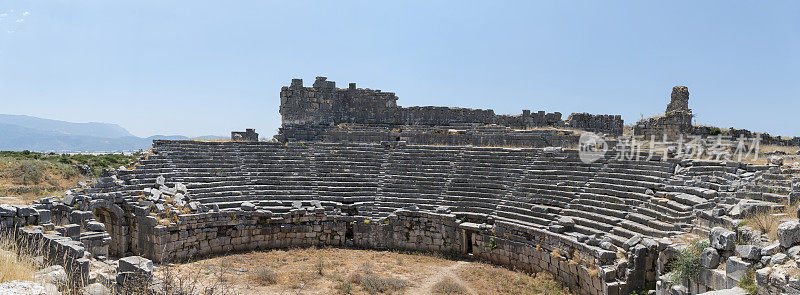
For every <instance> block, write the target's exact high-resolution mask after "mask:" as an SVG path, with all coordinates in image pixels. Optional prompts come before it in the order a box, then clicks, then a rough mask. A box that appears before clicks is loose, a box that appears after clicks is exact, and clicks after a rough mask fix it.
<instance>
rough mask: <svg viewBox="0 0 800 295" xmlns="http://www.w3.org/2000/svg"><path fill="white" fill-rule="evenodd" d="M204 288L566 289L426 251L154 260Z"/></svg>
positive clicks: (163, 272) (159, 273)
mask: <svg viewBox="0 0 800 295" xmlns="http://www.w3.org/2000/svg"><path fill="white" fill-rule="evenodd" d="M156 278H159V279H162V280H167V281H170V282H172V283H171V284H173V285H181V286H184V288H185V287H187V286H188V287H189V288H193V289H195V290H196V291H199V293H207V294H554V295H556V294H571V293H569V290H567V289H566V288H564V287H563V286H562V285H561V284H560V283H558V282H556V281H554V280H553V279H552V277H551V276H549V275H547V274H534V275H530V274H526V273H521V272H514V271H511V270H508V269H505V268H501V267H496V266H492V265H488V264H484V263H480V262H474V261H466V260H449V259H446V258H444V257H438V256H431V255H428V254H416V253H397V252H389V251H370V250H353V249H337V248H322V249H316V248H307V249H290V250H272V251H263V252H262V251H255V252H249V253H243V254H234V255H228V256H220V257H215V258H209V259H203V260H199V261H194V262H189V263H184V264H177V265H168V266H160V267H158V268H157V270H156Z"/></svg>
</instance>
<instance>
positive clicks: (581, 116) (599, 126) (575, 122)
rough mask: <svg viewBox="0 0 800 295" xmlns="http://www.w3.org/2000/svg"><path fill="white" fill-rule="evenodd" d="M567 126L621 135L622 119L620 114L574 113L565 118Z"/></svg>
mask: <svg viewBox="0 0 800 295" xmlns="http://www.w3.org/2000/svg"><path fill="white" fill-rule="evenodd" d="M566 125H567V126H568V127H571V128H575V129H580V130H586V131H590V132H596V133H607V134H609V135H613V136H617V135H622V128H623V125H624V124H623V121H622V116H620V115H593V114H589V113H574V114H572V115H569V118H567V124H566Z"/></svg>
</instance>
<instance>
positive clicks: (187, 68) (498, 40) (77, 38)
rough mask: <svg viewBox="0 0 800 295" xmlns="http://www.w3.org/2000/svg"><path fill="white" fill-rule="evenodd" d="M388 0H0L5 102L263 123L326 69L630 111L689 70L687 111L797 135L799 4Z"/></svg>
mask: <svg viewBox="0 0 800 295" xmlns="http://www.w3.org/2000/svg"><path fill="white" fill-rule="evenodd" d="M388 2H389V1H361V2H350V1H348V2H343V1H325V2H323V1H314V2H311V1H197V0H193V1H107V0H103V1H100V0H98V1H81V0H68V1H67V0H61V1H58V0H53V1H9V0H0V113H9V114H27V115H33V116H39V117H45V118H52V119H60V120H68V121H75V122H87V121H99V122H110V123H117V124H120V125H122V126H123V127H125V128H127V129H128V130H130V131H131V132H132V133H134V134H136V135H139V136H149V135H153V134H183V135H189V136H197V135H206V134H221V135H224V134H229V132H230V131H231V130H234V129H236V130H243V129H245V128H251V127H254V128H257V130H258V131H259V132H261V133H262V135H267V136H271V135H272V134H274V133H275V131H276V130H277V128H278V127H279V126H280V115H279V114H278V106H279V104H280V101H279V91H280V87H281V86H283V85H288V84H289V82H290V80H291V79H292V78H303V79H304V80H305V82H306V85H310V84H311V83H312V82H313V80H314V77H315V76H327V77H329V80H333V81H336V82H337V85H338V86H339V87H346V85H347V83H348V82H357V83H358V86H359V87H369V88H373V89H382V90H384V91H392V92H396V93H397V95H398V96H399V98H400V99H399V101H398V103H399V104H400V105H403V106H413V105H441V106H460V107H473V108H491V109H494V110H495V112H497V113H501V114H518V113H520V112H521V110H522V109H531V110H534V111H536V110H546V111H549V112H554V111H559V112H561V113H563V114H564V117H566V116H567V115H568V114H570V113H573V112H590V113H602V114H621V115H623V117H624V119H625V121H626V123H627V124H631V123H633V122H635V121H637V120H639V119H640V118H641V116H643V115H644V116H651V115H655V114H657V113H659V112H663V111H664V109H665V107H666V104H667V102H668V101H669V93H670V90H671V88H672V86H675V85H686V86H688V87H689V91H690V92H691V99H690V102H689V103H690V107H691V108H692V109H693V110H694V112H695V114H697V115H698V118H697V123H701V124H712V125H717V126H720V127H730V126H736V127H738V128H748V129H752V130H759V131H768V132H771V133H774V134H775V133H777V134H782V135H793V136H800V116H798V114H799V113H798V111H799V110H800V2H798V1H766V2H761V1H624V2H621V1H611V2H610V1H585V2H584V1H547V2H535V1H484V2H473V1H430V0H428V1H393V4H390V3H388ZM644 2H647V3H644Z"/></svg>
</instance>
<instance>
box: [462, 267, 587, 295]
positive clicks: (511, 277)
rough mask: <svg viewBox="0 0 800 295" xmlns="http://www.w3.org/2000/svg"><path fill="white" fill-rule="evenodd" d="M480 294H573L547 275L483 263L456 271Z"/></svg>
mask: <svg viewBox="0 0 800 295" xmlns="http://www.w3.org/2000/svg"><path fill="white" fill-rule="evenodd" d="M456 273H457V274H458V275H459V277H460V278H461V279H462V280H463V281H464V282H465V283H467V284H469V286H470V287H471V288H472V289H473V290H474V291H475V292H476V293H478V294H548V295H567V294H572V293H571V292H570V291H569V289H567V288H566V287H564V285H562V284H561V283H560V282H558V281H556V280H555V279H553V276H552V275H550V274H547V273H538V274H534V275H527V274H524V273H519V272H514V271H511V270H508V269H505V268H501V267H497V266H492V265H488V264H483V263H473V264H470V265H468V266H466V267H463V268H461V269H459V270H457V271H456Z"/></svg>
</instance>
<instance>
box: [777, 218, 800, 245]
mask: <svg viewBox="0 0 800 295" xmlns="http://www.w3.org/2000/svg"><path fill="white" fill-rule="evenodd" d="M778 242H779V243H780V244H781V246H783V247H784V248H789V247H792V246H794V245H795V244H796V243H798V242H800V222H797V221H787V222H784V223H781V225H779V226H778Z"/></svg>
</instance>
